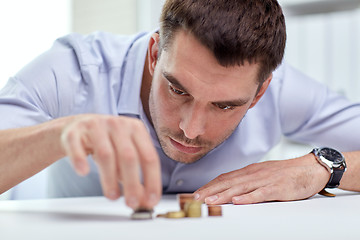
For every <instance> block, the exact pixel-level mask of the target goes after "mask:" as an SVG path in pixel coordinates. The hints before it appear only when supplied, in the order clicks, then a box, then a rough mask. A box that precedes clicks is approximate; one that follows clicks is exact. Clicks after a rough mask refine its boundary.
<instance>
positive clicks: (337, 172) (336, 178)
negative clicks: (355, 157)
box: [325, 168, 344, 188]
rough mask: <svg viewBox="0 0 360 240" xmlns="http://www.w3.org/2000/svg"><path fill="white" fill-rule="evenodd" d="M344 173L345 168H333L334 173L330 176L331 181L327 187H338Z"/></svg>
mask: <svg viewBox="0 0 360 240" xmlns="http://www.w3.org/2000/svg"><path fill="white" fill-rule="evenodd" d="M343 174H344V170H343V169H337V168H334V169H333V173H332V174H331V176H330V180H329V182H328V183H327V184H326V187H325V188H337V187H338V186H339V185H340V180H341V178H342V176H343Z"/></svg>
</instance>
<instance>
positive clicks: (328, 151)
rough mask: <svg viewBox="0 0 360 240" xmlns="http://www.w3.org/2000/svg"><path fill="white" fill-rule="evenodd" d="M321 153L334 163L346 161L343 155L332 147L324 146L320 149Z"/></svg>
mask: <svg viewBox="0 0 360 240" xmlns="http://www.w3.org/2000/svg"><path fill="white" fill-rule="evenodd" d="M320 154H321V155H323V156H324V157H325V158H326V159H327V160H329V161H331V162H333V163H334V164H337V163H342V162H343V161H344V157H343V155H342V154H341V153H340V152H339V151H336V150H335V149H332V148H322V149H321V150H320Z"/></svg>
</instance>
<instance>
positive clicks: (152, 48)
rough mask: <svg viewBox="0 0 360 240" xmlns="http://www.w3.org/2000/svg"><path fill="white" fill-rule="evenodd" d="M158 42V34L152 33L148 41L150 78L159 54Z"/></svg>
mask: <svg viewBox="0 0 360 240" xmlns="http://www.w3.org/2000/svg"><path fill="white" fill-rule="evenodd" d="M159 42H160V36H159V34H158V33H154V34H153V35H152V36H151V38H150V41H149V47H148V54H147V57H148V63H149V72H150V74H151V76H153V74H154V71H155V67H156V63H157V60H158V54H159Z"/></svg>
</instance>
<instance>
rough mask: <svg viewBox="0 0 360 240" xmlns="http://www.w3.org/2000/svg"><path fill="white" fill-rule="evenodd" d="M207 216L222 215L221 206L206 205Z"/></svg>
mask: <svg viewBox="0 0 360 240" xmlns="http://www.w3.org/2000/svg"><path fill="white" fill-rule="evenodd" d="M208 216H222V209H221V206H219V205H208Z"/></svg>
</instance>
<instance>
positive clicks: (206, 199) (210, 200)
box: [205, 195, 219, 203]
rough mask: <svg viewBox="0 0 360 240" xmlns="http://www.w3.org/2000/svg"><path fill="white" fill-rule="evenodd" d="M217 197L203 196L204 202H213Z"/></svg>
mask: <svg viewBox="0 0 360 240" xmlns="http://www.w3.org/2000/svg"><path fill="white" fill-rule="evenodd" d="M218 199H219V197H218V196H217V195H214V196H210V197H207V198H205V202H206V203H212V202H215V201H216V200H218Z"/></svg>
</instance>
